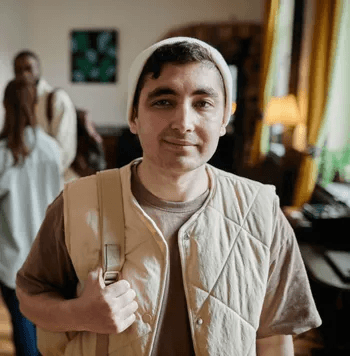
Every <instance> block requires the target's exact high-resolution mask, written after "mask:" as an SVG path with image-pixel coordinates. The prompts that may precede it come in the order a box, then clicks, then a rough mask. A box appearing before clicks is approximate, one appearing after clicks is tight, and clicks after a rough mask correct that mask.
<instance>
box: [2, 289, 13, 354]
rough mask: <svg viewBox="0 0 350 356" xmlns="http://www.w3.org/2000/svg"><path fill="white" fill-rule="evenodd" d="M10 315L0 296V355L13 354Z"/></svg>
mask: <svg viewBox="0 0 350 356" xmlns="http://www.w3.org/2000/svg"><path fill="white" fill-rule="evenodd" d="M11 333H12V327H11V322H10V315H9V313H8V311H7V309H6V307H5V306H4V304H3V301H2V299H1V296H0V356H10V355H14V347H13V343H12V340H11Z"/></svg>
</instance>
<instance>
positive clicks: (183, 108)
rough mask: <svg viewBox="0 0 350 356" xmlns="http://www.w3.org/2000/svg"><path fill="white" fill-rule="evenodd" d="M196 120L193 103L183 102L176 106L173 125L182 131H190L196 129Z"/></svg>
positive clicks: (175, 128) (173, 127)
mask: <svg viewBox="0 0 350 356" xmlns="http://www.w3.org/2000/svg"><path fill="white" fill-rule="evenodd" d="M195 121H196V113H195V112H194V110H193V108H192V107H191V105H188V104H181V105H178V107H177V108H176V112H175V115H174V117H173V120H172V124H171V127H172V129H174V130H177V131H179V132H180V133H185V132H190V131H193V130H194V127H195Z"/></svg>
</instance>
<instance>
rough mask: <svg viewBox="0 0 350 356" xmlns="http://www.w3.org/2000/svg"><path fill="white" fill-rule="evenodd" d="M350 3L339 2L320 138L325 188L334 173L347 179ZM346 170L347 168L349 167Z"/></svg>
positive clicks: (349, 114) (349, 113)
mask: <svg viewBox="0 0 350 356" xmlns="http://www.w3.org/2000/svg"><path fill="white" fill-rule="evenodd" d="M349 56H350V2H349V1H348V0H342V11H341V18H340V26H339V36H338V41H337V49H336V53H335V60H334V70H333V75H332V78H331V83H330V90H329V94H328V102H327V105H326V111H325V117H324V126H323V128H322V133H321V135H320V139H319V143H318V145H319V146H323V148H322V154H321V158H320V171H319V176H320V183H321V184H322V185H324V186H326V185H327V184H328V183H330V182H332V180H333V179H334V176H335V174H336V173H339V174H340V176H341V177H343V178H346V179H347V180H349V177H345V176H346V175H348V173H346V169H347V168H348V167H347V166H350V66H349ZM348 169H349V168H348Z"/></svg>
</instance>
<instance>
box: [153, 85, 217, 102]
mask: <svg viewBox="0 0 350 356" xmlns="http://www.w3.org/2000/svg"><path fill="white" fill-rule="evenodd" d="M192 94H193V95H207V96H210V97H212V98H217V97H218V96H219V94H218V92H217V91H216V90H215V89H213V88H212V87H200V88H197V89H196V90H195V91H194V92H193V93H192ZM161 95H176V96H177V95H178V93H177V92H176V91H175V90H174V89H172V88H170V87H159V88H156V89H154V90H152V91H151V92H150V93H148V95H147V99H148V100H152V99H154V98H157V97H159V96H161Z"/></svg>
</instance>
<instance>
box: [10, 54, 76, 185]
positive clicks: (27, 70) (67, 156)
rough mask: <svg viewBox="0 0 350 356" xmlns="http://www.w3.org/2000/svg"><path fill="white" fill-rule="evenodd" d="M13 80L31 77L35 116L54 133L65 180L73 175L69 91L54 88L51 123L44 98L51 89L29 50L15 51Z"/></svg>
mask: <svg viewBox="0 0 350 356" xmlns="http://www.w3.org/2000/svg"><path fill="white" fill-rule="evenodd" d="M13 64H14V72H15V76H16V79H21V78H24V77H30V78H33V79H34V80H35V82H36V86H37V105H36V119H37V122H38V125H39V126H41V127H42V128H43V130H44V131H45V132H47V133H48V134H50V135H51V136H53V137H54V138H55V139H56V140H57V142H58V144H59V146H60V151H61V164H62V171H63V172H65V173H64V179H65V181H68V180H69V179H70V177H71V176H72V172H71V170H70V169H69V166H70V165H71V163H72V162H73V160H74V158H75V154H76V146H77V122H76V120H77V119H76V112H75V107H74V105H73V103H72V101H71V99H70V98H69V96H68V94H67V93H66V92H65V91H63V90H57V91H55V94H54V100H53V108H52V110H53V115H52V122H51V123H49V122H48V115H47V104H48V103H47V97H48V95H49V94H50V93H51V92H52V91H53V90H54V89H53V88H52V87H51V86H50V85H49V84H48V83H47V82H46V80H45V79H43V78H42V77H41V70H40V61H39V58H38V56H37V55H36V54H35V53H33V52H31V51H22V52H20V53H18V54H17V55H16V57H15V59H14V61H13Z"/></svg>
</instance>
